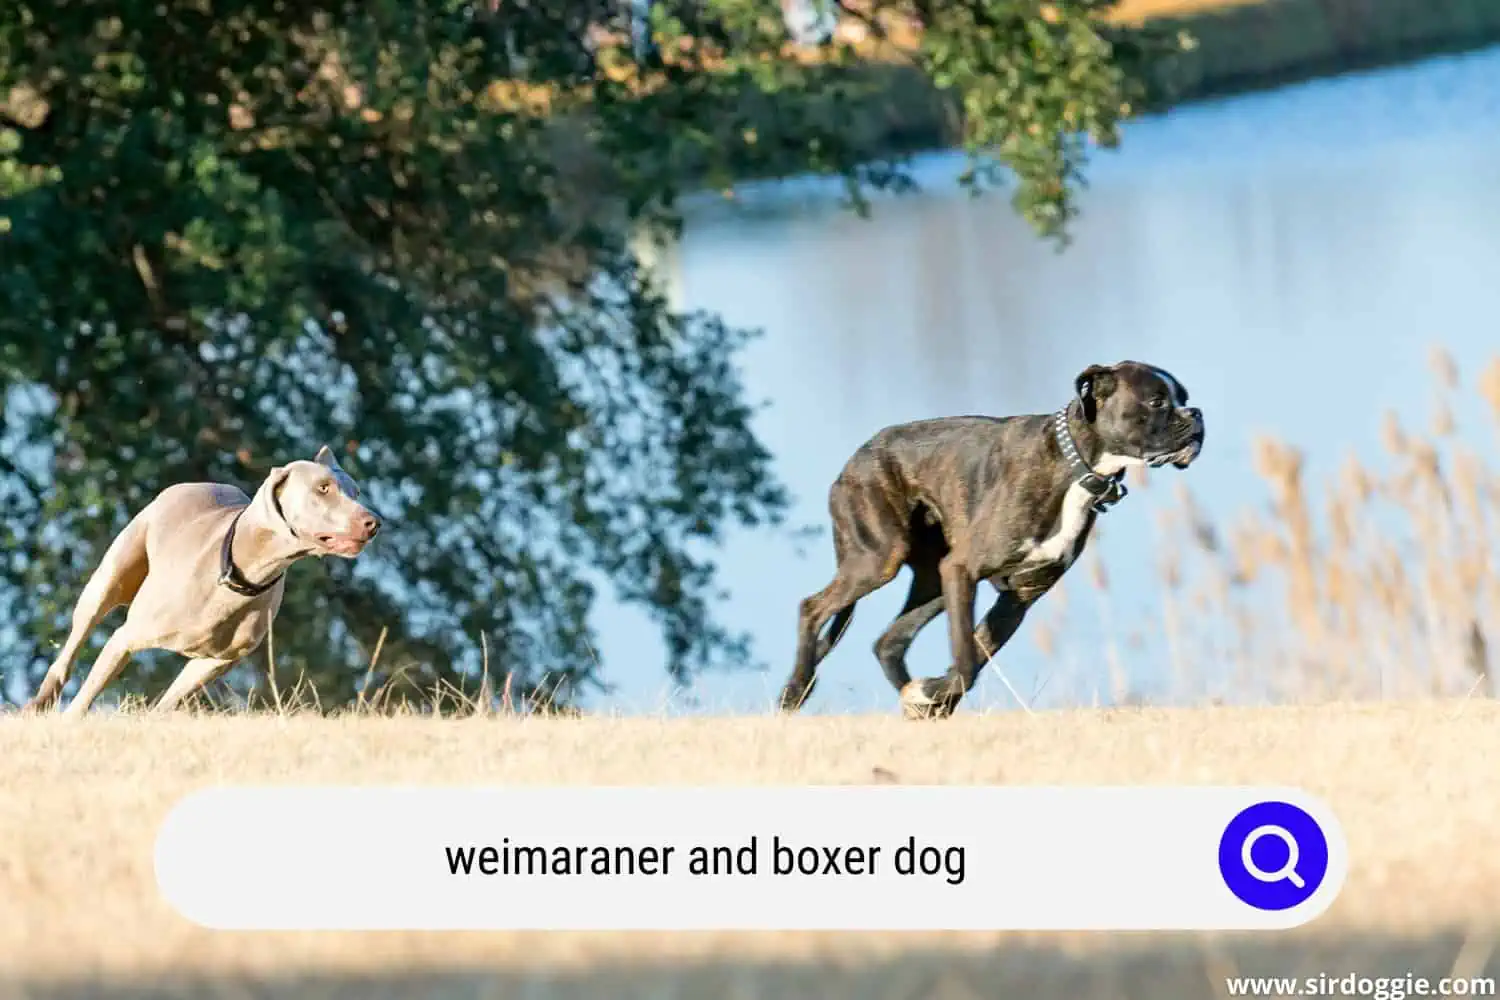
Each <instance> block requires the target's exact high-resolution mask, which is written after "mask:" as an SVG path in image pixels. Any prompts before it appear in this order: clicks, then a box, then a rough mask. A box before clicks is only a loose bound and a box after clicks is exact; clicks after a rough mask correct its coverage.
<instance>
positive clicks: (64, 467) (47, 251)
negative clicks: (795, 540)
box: [0, 0, 1145, 705]
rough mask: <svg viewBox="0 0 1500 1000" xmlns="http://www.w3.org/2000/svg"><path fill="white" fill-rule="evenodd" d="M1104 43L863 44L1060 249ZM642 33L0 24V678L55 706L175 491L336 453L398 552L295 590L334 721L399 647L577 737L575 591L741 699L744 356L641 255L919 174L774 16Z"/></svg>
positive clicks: (660, 14)
mask: <svg viewBox="0 0 1500 1000" xmlns="http://www.w3.org/2000/svg"><path fill="white" fill-rule="evenodd" d="M1107 6H1108V5H1107V4H1103V3H1098V2H1088V0H1059V2H1056V3H1052V4H1047V5H1039V4H1036V3H1030V2H1012V0H964V2H961V3H955V4H947V5H934V7H933V8H932V9H927V8H924V7H923V6H922V5H913V6H912V7H911V9H910V10H903V9H898V8H891V9H890V10H889V11H883V10H877V9H874V8H861V9H860V10H859V11H858V12H857V13H858V14H859V15H860V16H862V17H866V18H869V19H870V23H871V24H874V25H877V26H878V25H879V24H882V23H884V21H883V19H885V18H887V17H888V15H889V14H891V13H896V14H899V15H900V16H902V17H906V18H909V19H910V18H918V19H921V20H922V21H923V23H925V25H926V28H927V31H926V35H925V37H924V41H923V43H922V46H921V48H920V49H919V50H918V52H917V54H916V57H915V58H916V60H917V62H918V64H919V65H920V66H921V67H922V68H923V70H924V72H928V73H930V74H932V75H933V76H934V78H936V79H937V80H938V81H939V82H940V83H942V84H944V85H945V86H949V87H951V88H952V89H953V90H954V92H955V93H957V94H959V95H960V96H961V99H962V105H963V107H964V109H965V111H966V115H965V121H966V126H965V127H966V129H967V132H968V134H969V136H970V138H971V140H972V146H973V148H974V149H975V150H976V151H985V150H988V151H991V152H994V153H996V154H998V155H999V157H1000V158H1001V159H1002V160H1003V161H1004V162H1005V163H1007V164H1008V165H1009V166H1010V167H1011V168H1013V170H1014V172H1015V176H1016V177H1017V178H1018V180H1019V183H1018V185H1017V188H1016V205H1017V207H1018V209H1019V210H1020V211H1022V212H1023V214H1025V215H1026V216H1027V217H1028V218H1029V219H1031V220H1032V222H1033V223H1034V224H1035V225H1036V226H1037V228H1038V230H1039V232H1042V233H1044V234H1047V235H1052V236H1061V235H1062V234H1063V233H1064V231H1065V223H1066V221H1067V219H1068V218H1069V217H1070V216H1071V214H1072V210H1073V209H1072V200H1071V199H1072V197H1073V192H1074V188H1075V186H1076V181H1077V178H1078V169H1079V167H1080V165H1081V162H1082V157H1083V153H1084V143H1083V139H1084V137H1087V136H1092V137H1093V138H1094V139H1095V140H1097V141H1100V142H1104V143H1109V142H1112V141H1113V140H1114V137H1115V128H1116V124H1117V122H1118V121H1119V119H1120V117H1121V116H1122V115H1123V114H1124V113H1125V112H1126V110H1127V105H1128V104H1129V102H1130V100H1131V99H1132V94H1134V93H1135V88H1136V87H1137V84H1136V83H1135V82H1134V81H1135V79H1136V74H1135V67H1134V62H1135V61H1136V60H1137V59H1138V58H1139V57H1140V56H1141V55H1142V53H1143V52H1144V51H1145V50H1143V49H1141V48H1140V47H1139V46H1137V45H1136V43H1135V42H1134V41H1132V40H1131V38H1133V37H1134V36H1130V37H1126V36H1121V35H1119V33H1118V32H1117V30H1116V29H1113V28H1109V27H1107V26H1105V25H1104V23H1103V22H1102V21H1101V20H1100V14H1101V13H1102V12H1103V11H1104V10H1105V9H1106V8H1107ZM611 20H613V22H614V23H611ZM653 26H654V37H653V39H652V41H653V44H652V45H651V46H650V47H649V49H648V50H647V49H635V50H632V49H631V47H630V31H629V26H628V24H627V23H626V22H624V21H622V20H621V19H620V18H619V17H618V16H617V15H612V14H610V12H609V10H608V9H606V8H604V7H603V6H602V5H600V4H583V3H578V2H569V0H559V2H552V3H547V4H539V3H526V4H520V3H516V4H508V3H506V2H504V0H502V2H501V3H499V4H489V5H482V6H477V7H476V6H473V5H470V4H463V3H455V2H449V0H372V2H364V3H352V2H350V3H334V2H318V0H307V2H304V3H301V4H292V3H287V2H283V0H241V2H228V0H220V2H214V3H210V2H209V0H189V2H183V3H174V4H168V5H162V4H159V3H157V2H154V0H153V2H144V0H112V2H103V0H100V2H79V0H53V2H49V3H45V4H43V3H38V2H34V0H22V2H20V3H19V4H18V5H17V4H12V5H9V6H7V7H6V8H5V9H4V10H3V11H0V100H3V102H4V103H3V104H0V197H3V199H4V201H3V208H0V389H3V390H4V393H5V395H4V397H3V418H4V422H3V427H0V536H3V537H0V544H3V546H4V552H3V561H0V601H3V602H4V611H5V620H6V622H7V623H8V625H9V626H10V628H9V630H7V631H0V644H3V647H0V656H3V658H4V662H5V663H6V664H7V667H8V669H9V671H10V672H15V671H22V672H25V673H26V674H27V675H29V676H30V677H32V678H34V677H35V675H36V674H37V673H38V672H39V671H40V670H42V669H44V668H45V666H46V662H47V660H48V659H49V658H50V655H51V652H52V649H53V648H54V647H55V646H56V644H57V643H58V642H59V641H60V640H61V638H62V637H63V635H65V633H66V626H67V616H68V612H69V610H70V608H71V604H72V601H73V600H74V599H75V597H76V595H77V593H78V591H79V588H80V587H81V585H82V582H83V580H84V579H85V577H86V575H87V573H88V572H89V571H90V570H91V569H92V568H93V567H94V565H95V564H96V563H97V560H98V557H99V556H100V555H101V554H102V551H103V548H104V546H105V545H107V544H108V541H109V539H110V538H111V537H112V536H113V535H114V534H115V533H117V532H118V531H119V530H120V529H121V528H122V527H123V525H124V524H125V522H126V521H127V520H128V519H129V517H130V516H131V515H132V514H134V513H135V512H136V511H138V510H139V509H140V508H141V507H142V506H143V505H144V504H145V503H146V502H147V501H148V500H149V499H150V498H151V497H152V496H153V495H154V494H155V493H156V492H158V491H159V490H160V489H161V488H162V487H163V486H165V485H167V484H168V483H171V482H175V481H184V480H218V481H225V482H233V483H237V484H239V485H241V486H242V487H243V488H245V489H246V490H247V492H249V491H253V490H254V488H255V486H256V485H257V484H258V482H259V481H260V480H261V479H262V478H263V477H264V476H265V474H266V473H267V471H268V470H269V469H270V467H271V466H272V465H274V464H280V463H282V462H285V461H287V460H289V459H291V458H294V457H307V456H310V455H311V454H312V452H313V451H314V450H315V449H316V448H317V446H318V445H319V444H320V443H322V442H324V441H327V442H328V443H330V444H331V445H333V446H334V447H335V448H336V450H338V451H339V452H340V456H341V459H342V460H343V461H344V462H345V465H346V467H348V468H349V469H350V471H351V472H352V473H353V474H354V475H355V476H356V477H357V478H359V479H360V480H361V482H362V483H363V484H364V485H365V486H366V488H367V495H368V496H369V497H370V499H371V500H372V502H373V503H374V505H375V506H376V507H377V508H378V509H379V510H381V512H382V513H383V514H385V515H386V517H387V519H388V522H389V524H390V528H389V530H388V531H387V532H386V533H384V534H383V535H382V537H381V538H380V540H379V541H378V542H377V544H375V545H374V546H373V547H372V548H371V549H370V550H369V551H368V552H367V553H366V554H364V555H363V556H361V557H360V559H359V560H358V561H357V563H353V564H350V563H344V562H340V561H336V560H324V561H319V562H317V563H316V564H308V563H303V564H301V565H299V566H298V567H297V568H296V569H294V570H293V572H292V573H291V575H290V577H289V587H288V594H287V600H286V602H285V605H284V607H283V610H282V613H281V617H280V618H279V619H278V622H277V630H276V637H275V639H276V656H277V668H278V673H280V674H282V675H283V676H285V675H296V674H303V675H305V676H306V677H307V678H308V679H309V680H310V681H312V682H313V683H315V684H316V686H317V688H318V691H319V695H320V698H321V699H322V701H323V703H324V704H325V705H327V704H338V703H342V702H346V701H348V700H349V699H351V698H353V697H354V696H355V693H356V688H357V685H358V684H359V683H360V681H361V678H362V677H363V676H364V670H363V666H364V663H365V661H366V660H367V659H368V656H369V652H370V650H371V648H372V647H373V645H374V643H375V641H376V638H377V636H379V635H380V634H381V633H382V630H383V629H384V630H386V633H387V637H386V639H385V642H384V645H383V652H382V660H381V671H380V676H379V677H377V680H382V679H386V678H387V677H388V676H392V675H400V676H402V677H404V678H406V681H405V682H404V683H409V684H411V685H414V686H418V687H420V686H424V685H428V684H430V683H432V682H434V681H437V680H444V681H447V682H450V683H456V684H460V686H465V685H466V686H470V687H472V680H466V678H472V677H473V675H474V671H475V669H476V667H477V666H478V663H477V661H478V655H479V653H478V651H479V643H478V641H477V637H478V636H479V635H480V634H483V635H484V636H485V637H486V639H487V642H488V648H489V651H490V656H491V669H492V670H493V671H494V672H495V673H496V674H507V673H508V674H510V675H511V677H512V680H513V681H514V682H515V685H516V689H517V690H518V691H519V692H521V693H523V694H531V695H545V696H546V697H548V698H550V699H561V700H564V701H566V700H569V699H572V698H574V697H576V696H577V695H578V694H579V693H580V692H581V691H582V690H583V689H585V688H586V687H587V686H588V685H590V684H601V683H602V681H603V678H602V677H601V676H600V673H599V670H598V664H597V659H596V657H595V656H594V655H593V652H592V650H593V641H592V640H593V637H592V634H591V631H590V628H589V626H588V623H587V615H588V612H589V609H590V608H591V607H592V604H593V602H594V599H595V591H596V588H597V587H599V586H610V587H612V588H613V589H614V591H615V593H616V594H617V595H618V596H620V597H621V598H623V599H624V600H626V601H628V602H631V603H633V604H635V605H637V606H640V607H642V608H644V609H646V610H647V611H648V612H649V613H650V614H651V615H652V616H653V618H654V619H655V621H656V622H657V623H658V625H659V626H660V629H661V632H662V635H663V636H664V638H665V640H666V648H667V662H666V665H665V666H666V669H667V670H668V672H669V673H670V675H671V676H672V677H674V678H676V679H678V680H685V679H687V678H688V677H690V676H691V675H692V674H693V673H695V672H697V671H700V670H708V669H715V668H723V667H732V666H736V665H743V664H744V663H746V662H748V651H747V649H746V648H745V644H744V642H743V638H742V637H740V636H737V635H735V634H732V633H731V632H729V631H726V630H725V629H724V628H723V627H721V626H719V625H718V624H716V621H715V617H714V615H713V614H712V610H713V609H712V605H713V601H714V597H715V591H714V562H713V551H714V544H715V543H716V542H717V541H718V540H719V538H720V536H721V534H722V533H723V531H724V530H725V529H726V528H728V527H730V526H731V525H748V526H756V525H765V524H775V523H777V522H778V521H779V520H780V518H781V516H782V514H783V512H784V510H785V507H786V497H785V494H784V492H783V489H782V487H781V486H780V484H779V483H778V482H777V480H776V478H775V476H774V474H773V470H772V467H771V462H770V456H769V455H768V454H767V453H766V451H765V449H764V448H763V447H762V446H761V444H760V443H759V442H758V441H757V440H756V438H755V436H754V434H753V432H752V430H751V427H750V419H751V416H752V409H751V405H750V403H749V402H748V401H747V400H746V398H745V394H744V391H743V388H742V386H741V385H740V383H739V379H738V375H737V372H736V368H735V364H734V360H735V356H736V353H737V351H738V350H739V348H740V347H741V346H742V344H743V343H744V342H745V340H746V338H747V337H748V336H750V332H749V331H742V330H733V329H729V328H727V327H726V326H725V325H724V324H723V323H722V322H720V321H719V320H718V319H717V318H716V317H714V316H712V315H704V314H686V313H682V312H678V311H675V310H674V309H672V308H671V307H670V306H669V304H668V303H667V302H666V301H665V299H664V298H663V295H662V293H661V292H660V291H659V289H658V288H657V287H656V286H655V285H654V284H653V283H652V281H651V280H650V276H649V273H648V272H647V271H646V270H644V269H643V267H642V265H641V263H640V261H639V260H638V259H637V257H636V255H635V254H634V253H633V251H632V248H631V241H630V238H629V237H630V234H632V233H634V232H639V231H641V229H642V228H643V227H646V226H648V225H649V226H655V225H661V226H666V227H668V228H670V227H672V226H674V225H675V224H676V222H677V218H676V204H677V199H678V197H679V195H680V194H681V192H682V191H684V190H686V189H688V188H690V187H693V186H695V185H699V184H702V183H726V182H727V181H728V180H729V179H731V178H733V177H738V176H744V175H746V174H759V175H773V176H775V175H786V174H790V173H794V172H801V171H807V170H813V171H821V172H830V173H840V174H844V175H846V176H847V177H849V178H850V183H851V191H854V192H858V191H859V190H860V189H861V187H862V186H865V185H870V184H874V185H889V184H899V183H901V181H902V173H901V169H900V167H901V164H900V163H898V162H880V161H874V162H872V161H870V159H869V157H868V153H869V151H868V150H867V149H864V148H863V147H861V145H860V144H859V142H857V141H856V139H855V136H854V134H853V125H852V120H851V115H850V113H849V108H850V107H852V106H853V102H855V101H857V100H858V99H859V98H860V97H861V95H860V93H859V92H858V88H859V86H860V84H859V83H858V82H857V80H858V77H857V76H854V75H851V76H850V77H849V78H848V80H847V81H846V82H843V83H841V82H840V79H839V77H838V76H837V75H836V72H835V74H834V75H830V72H829V70H830V68H832V69H833V70H835V71H837V69H838V67H841V66H842V67H852V66H853V65H854V63H855V59H856V56H855V53H854V52H853V50H852V48H851V47H850V46H848V45H846V44H843V43H834V44H831V45H828V46H824V47H823V48H822V49H821V50H820V51H819V52H818V54H817V55H818V59H817V60H816V64H817V65H816V66H814V65H811V64H810V63H811V62H812V60H809V59H808V53H807V52H806V51H805V50H798V49H795V48H793V47H791V46H789V45H787V43H786V42H785V39H784V29H783V27H782V25H781V21H780V15H779V10H778V8H777V5H776V4H775V3H767V2H764V0H716V2H709V3H704V4H701V5H675V6H674V5H671V4H662V5H659V6H658V8H657V9H656V10H655V12H654V15H653ZM982 176H988V177H990V178H991V179H993V177H994V175H993V174H992V173H986V172H983V171H981V172H976V173H975V175H974V177H975V178H976V179H981V180H982ZM264 656H265V650H264V648H263V649H262V650H261V651H259V652H258V653H257V658H263V657H264ZM175 667H176V661H175V659H172V658H168V659H165V660H164V659H162V658H160V657H158V658H154V659H151V660H149V661H148V662H146V663H143V664H141V665H140V666H138V667H137V669H135V670H132V671H130V672H128V673H127V675H126V677H125V678H124V680H123V681H122V683H123V684H124V685H125V686H126V688H127V689H135V690H144V691H146V692H148V693H149V692H152V691H155V690H158V689H159V688H160V686H161V685H162V684H164V683H165V681H166V680H167V679H168V677H169V675H170V672H171V671H172V670H173V669H175ZM143 668H144V669H143ZM235 682H236V683H237V684H239V685H241V686H243V685H245V684H247V683H249V682H250V678H249V676H248V675H246V676H239V677H237V678H235Z"/></svg>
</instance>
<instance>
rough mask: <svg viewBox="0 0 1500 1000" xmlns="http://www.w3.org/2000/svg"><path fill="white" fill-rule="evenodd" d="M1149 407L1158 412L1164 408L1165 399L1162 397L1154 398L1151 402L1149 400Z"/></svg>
mask: <svg viewBox="0 0 1500 1000" xmlns="http://www.w3.org/2000/svg"><path fill="white" fill-rule="evenodd" d="M1149 405H1150V406H1151V408H1152V409H1153V410H1160V409H1162V408H1164V407H1165V406H1166V405H1167V400H1166V397H1164V396H1156V397H1154V398H1152V400H1151V402H1150V404H1149Z"/></svg>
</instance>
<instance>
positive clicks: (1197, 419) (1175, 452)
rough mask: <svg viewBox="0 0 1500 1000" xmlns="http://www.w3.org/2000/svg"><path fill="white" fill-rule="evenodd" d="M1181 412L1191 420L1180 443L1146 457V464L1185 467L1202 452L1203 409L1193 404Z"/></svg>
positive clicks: (1154, 467)
mask: <svg viewBox="0 0 1500 1000" xmlns="http://www.w3.org/2000/svg"><path fill="white" fill-rule="evenodd" d="M1182 412H1184V413H1186V414H1187V415H1188V418H1189V419H1190V420H1191V423H1190V424H1189V425H1188V429H1187V436H1186V439H1185V440H1183V441H1182V442H1181V443H1180V444H1177V445H1175V446H1173V447H1172V448H1170V449H1168V450H1166V451H1163V452H1160V453H1158V454H1156V455H1152V456H1151V457H1150V458H1149V459H1147V462H1146V464H1147V465H1149V466H1150V467H1151V468H1153V469H1156V468H1160V467H1161V466H1163V465H1172V466H1175V467H1176V468H1179V469H1186V468H1187V467H1188V466H1189V465H1192V464H1193V462H1194V460H1196V459H1197V457H1198V456H1199V455H1200V454H1202V453H1203V432H1204V428H1203V411H1202V410H1200V409H1198V408H1197V407H1196V406H1195V407H1191V408H1189V409H1187V410H1184V411H1182Z"/></svg>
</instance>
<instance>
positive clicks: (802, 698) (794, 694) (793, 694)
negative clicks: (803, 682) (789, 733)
mask: <svg viewBox="0 0 1500 1000" xmlns="http://www.w3.org/2000/svg"><path fill="white" fill-rule="evenodd" d="M811 694H812V688H807V689H805V690H798V689H796V688H793V687H791V686H787V687H784V688H782V689H781V697H780V698H778V699H777V700H776V708H777V710H778V711H780V712H785V713H787V714H788V715H790V714H791V713H793V712H796V711H797V710H798V709H800V708H801V707H802V706H803V705H804V704H806V702H807V699H808V696H809V695H811Z"/></svg>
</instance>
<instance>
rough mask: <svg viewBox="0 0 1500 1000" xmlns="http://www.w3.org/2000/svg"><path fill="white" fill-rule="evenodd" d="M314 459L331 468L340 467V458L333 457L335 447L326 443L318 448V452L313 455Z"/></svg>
mask: <svg viewBox="0 0 1500 1000" xmlns="http://www.w3.org/2000/svg"><path fill="white" fill-rule="evenodd" d="M313 461H314V462H317V463H318V464H319V465H326V466H328V468H330V469H337V468H338V467H339V460H338V459H336V458H334V457H333V449H332V448H330V447H328V446H327V445H326V444H325V445H324V446H323V447H321V448H319V449H318V453H317V454H316V455H314V456H313Z"/></svg>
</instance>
